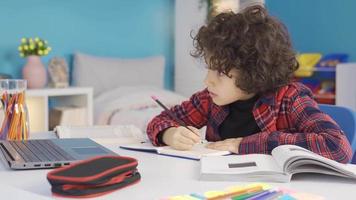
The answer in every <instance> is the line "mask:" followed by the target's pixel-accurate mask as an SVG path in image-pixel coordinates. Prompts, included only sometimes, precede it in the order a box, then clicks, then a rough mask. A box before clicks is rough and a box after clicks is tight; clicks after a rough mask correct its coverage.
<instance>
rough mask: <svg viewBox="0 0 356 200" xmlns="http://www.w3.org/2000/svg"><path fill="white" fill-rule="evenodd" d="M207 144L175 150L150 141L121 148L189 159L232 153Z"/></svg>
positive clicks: (121, 146)
mask: <svg viewBox="0 0 356 200" xmlns="http://www.w3.org/2000/svg"><path fill="white" fill-rule="evenodd" d="M205 145H207V143H202V144H200V143H199V144H195V145H194V146H193V148H192V149H191V150H188V151H182V150H175V149H173V148H171V147H170V146H161V147H156V146H153V145H152V144H151V143H150V142H143V143H137V144H128V145H120V148H122V149H128V150H135V151H144V152H151V153H157V154H160V155H166V156H174V157H179V158H188V159H193V160H200V159H201V158H202V157H205V156H222V155H229V154H231V153H230V152H229V151H220V150H214V149H208V148H206V147H205Z"/></svg>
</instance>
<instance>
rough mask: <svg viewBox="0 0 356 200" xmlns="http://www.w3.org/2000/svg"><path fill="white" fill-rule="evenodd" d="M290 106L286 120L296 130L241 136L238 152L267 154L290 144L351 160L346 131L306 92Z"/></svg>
mask: <svg viewBox="0 0 356 200" xmlns="http://www.w3.org/2000/svg"><path fill="white" fill-rule="evenodd" d="M289 106H290V107H289V112H288V113H287V116H286V117H287V120H288V122H286V123H291V125H290V127H294V128H295V129H296V132H295V133H294V132H293V133H287V132H282V131H278V130H277V131H274V132H261V133H257V134H254V135H251V136H247V137H244V138H243V140H242V141H241V143H240V146H239V152H240V153H241V154H248V153H265V154H267V153H268V154H270V153H271V151H272V149H273V148H275V147H277V146H279V145H283V144H293V145H298V146H301V147H303V148H306V149H308V150H310V151H312V152H314V153H317V154H319V155H321V156H324V157H326V158H330V159H332V160H335V161H338V162H341V163H347V162H348V161H349V160H350V159H351V156H352V150H351V146H350V143H349V142H348V140H347V138H346V136H345V134H344V133H343V131H342V130H341V129H340V127H339V126H338V125H337V124H336V122H335V121H334V120H333V119H331V118H330V117H329V116H328V115H326V114H324V113H322V112H321V111H320V110H319V108H318V105H317V103H316V102H315V101H314V100H313V99H312V98H311V97H310V96H309V95H298V96H297V97H295V98H294V100H292V101H291V103H290V104H289Z"/></svg>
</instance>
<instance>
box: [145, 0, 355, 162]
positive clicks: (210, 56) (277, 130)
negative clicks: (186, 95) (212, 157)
mask: <svg viewBox="0 0 356 200" xmlns="http://www.w3.org/2000/svg"><path fill="white" fill-rule="evenodd" d="M194 47H195V51H194V52H193V54H192V55H193V56H194V57H197V58H204V59H205V61H206V63H207V68H208V72H207V75H206V78H205V80H204V83H205V85H206V89H204V90H203V91H200V92H197V93H195V94H193V95H192V97H191V98H190V99H189V100H188V101H185V102H183V103H182V104H181V105H177V106H174V107H173V108H171V111H172V112H174V114H175V115H176V116H177V117H178V118H180V119H181V120H182V121H184V123H185V124H187V125H188V126H189V128H190V129H191V130H193V131H191V130H188V129H187V128H185V127H182V126H179V124H178V123H177V122H175V121H174V119H172V118H170V117H169V115H168V114H167V113H166V112H165V111H164V112H162V113H161V114H160V115H158V116H156V117H155V118H153V119H152V121H151V122H150V123H149V124H148V127H147V134H148V136H149V138H150V140H151V141H152V143H153V144H154V145H169V146H171V147H172V148H175V149H179V150H189V149H191V148H192V146H193V145H194V144H195V143H197V142H199V140H200V138H199V132H198V129H197V128H201V127H203V126H205V125H206V126H207V131H206V139H207V140H208V141H210V142H212V143H210V144H209V145H207V147H208V148H212V149H218V150H228V151H231V152H233V153H237V154H250V153H263V154H270V153H271V151H272V149H273V148H275V147H276V146H278V145H283V144H293V145H298V146H301V147H303V148H306V149H309V150H311V151H313V152H315V153H317V154H319V155H321V156H324V157H326V158H330V159H333V160H335V161H338V162H341V163H347V162H349V160H350V158H351V154H352V152H351V146H350V143H349V142H348V140H347V138H346V136H345V135H344V133H343V131H342V130H341V129H340V127H339V126H338V125H337V124H336V123H335V121H333V120H332V119H331V118H330V117H329V116H328V115H326V114H324V113H322V112H321V111H320V110H319V108H318V105H317V103H316V102H315V101H314V100H313V98H312V93H311V91H310V90H309V89H307V87H305V86H304V85H302V84H300V83H294V82H291V81H290V80H291V78H292V75H293V72H294V71H295V70H296V69H297V68H298V63H297V61H296V57H295V53H294V51H293V49H292V45H291V42H290V38H289V35H288V32H287V30H286V28H285V26H284V25H283V24H282V23H281V22H279V21H278V20H277V19H275V18H273V17H271V16H269V15H268V13H267V11H266V10H265V9H264V8H263V7H261V6H252V7H248V8H246V9H245V10H244V11H242V12H241V13H237V14H234V13H222V14H219V15H218V16H216V17H215V18H214V19H212V21H210V22H209V23H208V24H207V25H206V26H203V27H201V28H200V30H199V32H198V34H197V35H196V36H195V37H194Z"/></svg>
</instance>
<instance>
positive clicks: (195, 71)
mask: <svg viewBox="0 0 356 200" xmlns="http://www.w3.org/2000/svg"><path fill="white" fill-rule="evenodd" d="M175 2H176V4H175V12H176V14H175V16H176V18H175V71H174V72H175V78H174V79H175V80H174V84H175V91H176V92H178V93H180V94H183V95H185V96H190V95H192V94H193V93H194V92H196V91H198V90H201V89H203V88H204V84H203V80H204V76H205V69H204V66H203V65H202V64H199V62H198V61H197V60H196V59H195V58H193V57H192V56H190V52H191V51H192V50H193V39H192V38H191V37H190V32H191V31H192V30H193V32H192V33H193V35H195V34H196V33H197V31H198V29H199V27H200V26H202V25H203V24H204V20H205V17H206V5H204V6H203V7H202V8H199V6H200V3H201V1H200V0H176V1H175Z"/></svg>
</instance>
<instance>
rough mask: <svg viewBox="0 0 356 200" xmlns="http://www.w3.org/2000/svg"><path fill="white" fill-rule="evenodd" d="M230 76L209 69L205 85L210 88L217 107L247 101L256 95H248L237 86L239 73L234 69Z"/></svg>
mask: <svg viewBox="0 0 356 200" xmlns="http://www.w3.org/2000/svg"><path fill="white" fill-rule="evenodd" d="M228 75H229V76H230V77H231V78H230V77H229V76H227V75H225V74H224V73H219V72H218V71H217V70H211V69H208V73H207V75H206V77H205V79H204V84H205V85H206V87H207V88H208V91H209V94H210V97H211V98H212V100H213V102H214V103H215V104H216V105H219V106H224V105H227V104H230V103H233V102H235V101H237V100H247V99H250V98H252V97H253V96H254V95H255V94H248V93H246V92H244V91H243V90H241V89H239V88H238V87H236V85H235V81H236V77H237V76H238V72H237V70H236V69H232V70H231V71H230V72H229V74H228Z"/></svg>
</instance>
